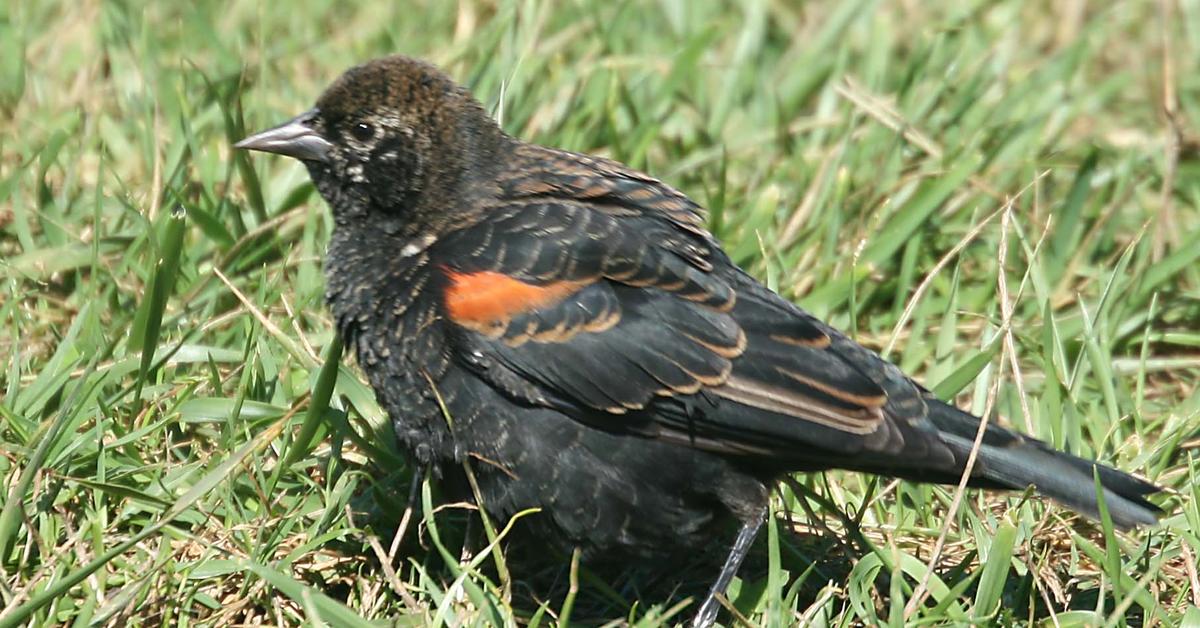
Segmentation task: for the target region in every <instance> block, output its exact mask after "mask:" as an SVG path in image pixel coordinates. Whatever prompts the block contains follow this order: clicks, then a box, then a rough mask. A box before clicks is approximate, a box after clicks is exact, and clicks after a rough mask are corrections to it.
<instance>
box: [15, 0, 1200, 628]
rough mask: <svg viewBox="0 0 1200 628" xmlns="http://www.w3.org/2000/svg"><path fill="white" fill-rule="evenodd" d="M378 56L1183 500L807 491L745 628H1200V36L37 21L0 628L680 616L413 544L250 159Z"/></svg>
mask: <svg viewBox="0 0 1200 628" xmlns="http://www.w3.org/2000/svg"><path fill="white" fill-rule="evenodd" d="M393 52H403V53H407V54H412V55H415V56H420V57H425V58H428V59H430V60H432V61H434V62H436V63H438V64H439V65H441V66H442V67H444V68H445V69H446V70H447V71H448V72H449V73H450V74H451V75H453V76H455V77H456V78H458V79H459V80H461V81H462V82H464V83H466V84H467V85H469V86H470V87H471V88H472V90H473V91H474V93H475V94H476V95H477V96H478V98H479V99H480V100H481V101H482V102H483V103H484V104H485V106H486V107H487V108H488V109H489V110H490V111H492V112H494V115H495V116H496V117H497V118H498V119H499V120H500V121H501V123H502V125H503V126H504V127H505V128H506V129H507V130H508V131H509V132H510V133H512V134H514V135H517V136H520V137H522V138H525V139H528V140H531V141H536V142H539V143H543V144H547V145H551V146H556V147H561V148H565V149H570V150H577V151H584V152H590V153H596V154H602V155H606V156H610V157H613V158H615V159H618V160H621V161H624V162H626V163H629V164H631V165H633V166H635V167H637V168H640V169H643V170H646V171H648V172H650V173H651V174H653V175H655V176H657V177H659V178H662V179H664V180H666V181H667V182H669V183H671V184H672V185H674V186H676V187H678V188H680V189H682V190H683V191H685V192H686V193H688V194H689V195H691V196H692V197H693V198H695V199H697V200H698V201H700V202H701V203H702V204H703V205H705V206H706V207H707V209H708V210H709V226H710V228H711V229H712V231H713V232H714V233H715V234H716V235H717V236H718V237H719V238H720V239H721V240H722V241H723V242H724V243H725V245H726V247H727V250H728V251H729V252H730V254H731V255H732V256H733V257H734V259H735V260H737V261H738V262H739V263H741V264H743V265H744V266H745V267H746V268H748V269H749V270H750V271H751V272H752V273H753V274H755V275H756V276H757V277H759V278H761V279H763V280H764V281H765V282H767V283H768V284H769V285H770V286H771V287H773V288H775V289H776V290H778V291H779V292H780V293H782V294H784V295H785V296H787V297H788V298H791V299H794V300H796V301H797V302H798V303H800V304H802V305H803V306H804V307H806V308H808V309H809V310H811V311H812V312H814V313H815V314H816V315H817V316H819V317H821V318H823V319H825V320H827V321H829V322H831V323H832V324H834V325H836V326H838V327H841V328H842V329H845V330H847V331H848V332H849V333H851V334H852V335H854V336H855V337H856V338H857V339H858V340H859V341H860V342H862V343H864V344H866V345H868V346H871V347H872V348H875V349H877V350H879V351H880V352H882V353H883V354H884V355H886V356H888V357H889V359H891V360H893V361H895V362H897V363H898V364H900V365H901V366H902V367H903V368H904V369H905V370H907V371H908V372H910V373H912V374H913V375H914V376H915V377H916V378H917V379H918V380H919V381H922V382H924V383H925V384H926V385H927V386H929V387H930V388H931V389H932V390H934V391H935V392H936V393H937V394H938V395H940V396H941V397H943V398H946V399H951V398H952V399H955V400H956V401H957V402H958V403H959V404H960V405H961V406H963V407H966V408H970V409H972V410H973V411H975V412H977V413H983V412H989V413H993V414H995V415H996V420H998V421H1001V422H1004V423H1007V424H1009V425H1012V426H1014V427H1015V428H1017V429H1019V430H1021V431H1025V432H1028V433H1032V434H1034V435H1036V436H1038V437H1040V438H1043V439H1045V440H1047V441H1050V442H1051V443H1053V445H1054V446H1055V447H1057V448H1060V449H1065V450H1068V451H1072V452H1075V453H1078V454H1080V455H1086V456H1092V457H1097V458H1099V459H1101V460H1103V461H1105V462H1107V463H1109V464H1112V465H1115V466H1117V467H1119V468H1121V469H1123V470H1126V471H1129V472H1134V473H1137V474H1139V475H1141V476H1143V477H1146V478H1149V479H1151V480H1153V481H1155V482H1157V483H1159V484H1160V485H1162V486H1164V487H1167V488H1168V489H1170V491H1169V494H1168V495H1166V496H1164V498H1163V499H1162V500H1161V503H1162V504H1163V505H1164V506H1165V507H1166V508H1167V510H1168V515H1167V516H1166V517H1165V518H1164V519H1163V521H1162V523H1161V524H1160V525H1158V526H1156V527H1153V528H1151V529H1144V530H1138V531H1134V532H1132V533H1121V532H1114V531H1113V530H1112V529H1111V527H1109V526H1105V525H1102V524H1095V523H1091V522H1088V521H1086V520H1083V519H1081V518H1080V517H1078V516H1076V515H1074V514H1073V513H1071V512H1069V511H1066V510H1063V509H1060V508H1057V507H1055V506H1053V505H1051V504H1048V503H1047V502H1044V501H1042V500H1040V499H1037V498H1035V497H1033V496H1031V495H1029V494H1008V495H1001V494H995V493H982V492H976V491H969V492H967V493H965V494H963V495H961V499H959V497H960V496H959V495H958V494H956V491H955V488H954V487H927V486H917V485H911V484H899V483H895V482H891V481H890V480H887V479H873V478H870V477H866V476H861V475H857V474H852V473H826V474H816V475H810V476H799V477H798V478H797V479H798V485H797V487H796V489H797V490H796V491H793V490H792V489H791V488H787V489H783V490H781V491H780V492H779V495H778V497H777V499H776V500H775V502H776V503H775V508H774V514H775V516H774V517H773V518H772V519H771V522H770V525H769V526H768V529H767V533H766V534H764V535H763V538H761V539H760V543H759V544H758V546H757V548H756V551H755V556H754V557H752V559H751V561H750V564H749V565H748V567H747V569H746V570H744V571H743V573H742V575H743V576H744V577H745V578H744V580H739V581H737V582H735V585H734V587H733V589H732V590H731V592H730V593H731V596H730V597H731V598H732V599H733V602H732V603H733V605H734V606H735V607H736V609H737V614H738V616H740V618H741V619H744V620H745V621H746V622H748V623H750V624H752V625H760V624H761V625H788V624H793V623H796V622H801V621H803V622H807V623H810V624H812V625H823V626H834V625H836V626H848V625H881V624H887V625H891V626H900V625H906V624H907V625H919V624H964V623H981V624H986V623H998V624H1002V625H1003V624H1024V623H1027V622H1030V621H1037V622H1041V623H1042V624H1043V625H1061V626H1082V625H1088V626H1093V625H1094V626H1113V625H1117V626H1119V625H1164V626H1174V625H1180V624H1181V623H1182V622H1185V621H1189V622H1192V624H1191V625H1198V624H1200V576H1198V573H1197V572H1198V568H1197V565H1196V563H1197V556H1200V537H1198V536H1197V534H1196V532H1195V531H1196V530H1200V506H1198V502H1197V499H1196V497H1197V494H1200V484H1197V483H1196V482H1195V480H1194V478H1195V476H1196V475H1197V473H1200V462H1197V461H1196V460H1195V458H1196V455H1195V450H1196V448H1197V446H1198V445H1200V392H1198V391H1197V381H1198V377H1197V376H1198V374H1200V263H1198V261H1200V140H1198V137H1200V136H1198V135H1197V132H1200V124H1198V123H1197V120H1200V118H1198V114H1200V2H1196V1H1195V0H1178V1H1177V2H1176V1H1173V0H1161V1H1158V0H1138V1H1134V0H1130V1H1126V2H1100V1H1094V2H1088V1H1087V0H1062V1H1061V2H1053V3H1041V2H1037V3H1031V2H1021V1H1018V0H967V1H964V2H958V1H954V0H940V1H936V2H932V1H931V2H921V1H916V0H881V1H864V0H845V1H832V0H828V1H826V0H822V1H812V2H799V1H796V2H791V1H787V0H742V1H737V2H734V1H730V2H689V1H688V0H659V1H657V2H588V1H584V0H573V1H563V2H554V3H552V2H537V1H534V0H528V1H504V0H490V1H489V0H460V1H457V2H453V1H448V0H427V1H425V2H403V1H402V2H396V3H392V4H384V3H377V4H376V6H361V7H357V8H354V7H350V6H343V4H342V3H336V2H330V1H328V0H296V1H294V2H279V3H261V4H260V3H256V2H246V1H228V2H218V1H216V0H198V1H197V2H192V3H183V2H180V3H148V4H147V6H144V7H143V6H142V3H138V2H127V1H109V2H100V1H94V0H93V1H87V0H84V1H83V2H78V3H66V2H41V1H31V0H18V1H16V2H12V3H5V4H3V6H0V282H2V283H0V478H2V481H3V483H2V485H0V500H2V501H0V504H2V505H0V599H2V600H3V608H4V609H5V610H4V611H3V613H2V614H0V626H9V625H16V624H24V623H28V624H30V625H38V626H41V625H60V624H71V625H75V626H86V625H92V624H100V625H124V624H130V625H193V624H194V625H228V624H278V625H294V624H308V623H313V624H321V623H325V624H329V625H336V626H353V625H360V624H364V625H379V624H399V625H443V624H445V625H463V624H468V625H489V624H495V623H505V624H512V623H514V622H515V623H519V624H524V623H529V624H531V625H533V624H540V625H556V624H564V623H567V618H566V616H567V615H571V616H572V617H574V618H575V619H577V620H580V621H586V622H593V623H594V622H598V621H604V620H609V621H615V622H617V623H620V622H628V623H629V624H632V625H639V626H658V625H664V624H666V625H670V624H674V623H678V622H680V621H685V620H686V619H687V618H688V617H689V616H690V613H691V612H692V610H693V609H694V603H690V602H689V598H688V596H687V595H683V594H676V595H666V594H660V593H657V592H654V591H653V587H646V588H643V587H640V586H639V585H637V584H636V582H637V578H636V574H634V575H630V576H629V577H625V576H621V577H618V578H616V579H606V578H604V577H601V576H599V575H597V574H596V573H594V572H593V571H591V570H590V569H589V567H588V565H587V564H586V563H585V564H584V565H582V566H581V567H578V568H572V567H571V566H570V557H569V556H567V557H562V558H561V559H553V560H551V561H550V562H551V563H554V562H555V561H557V564H558V566H557V567H555V566H553V565H551V566H549V567H545V568H544V569H545V570H547V571H548V572H549V573H550V574H551V578H550V579H551V580H556V581H557V584H555V585H554V586H551V587H549V589H548V592H545V593H539V592H537V590H536V589H537V587H531V586H529V585H528V584H527V583H528V581H530V580H536V579H537V576H539V574H533V573H530V572H528V571H523V570H522V569H521V568H520V567H521V564H520V561H508V560H505V555H504V553H503V552H502V551H491V549H492V546H493V544H492V543H489V539H494V538H496V537H497V535H498V536H499V537H504V536H505V531H506V530H507V526H508V524H509V523H510V522H505V521H497V522H490V523H491V526H490V529H487V530H486V534H485V532H482V531H481V530H482V529H483V528H484V527H485V526H481V525H479V523H478V519H477V518H476V517H475V516H474V515H472V513H471V511H470V510H469V508H467V507H465V506H464V505H462V504H444V503H439V500H438V498H437V495H438V491H437V486H436V485H434V486H430V485H429V484H425V485H422V486H419V487H418V489H419V490H418V491H416V493H415V496H416V499H415V500H410V490H409V485H410V479H411V477H412V474H413V469H412V468H411V466H410V465H409V464H408V462H407V460H406V457H405V455H404V454H403V453H402V452H399V451H397V449H396V447H395V445H394V444H393V442H392V438H391V435H390V426H389V425H388V422H387V419H386V417H384V416H383V414H382V413H381V411H380V409H379V407H378V406H377V405H376V403H375V401H374V399H373V396H372V394H371V391H370V389H369V387H367V386H366V384H365V383H364V381H363V378H362V376H361V374H360V372H359V371H358V369H357V367H356V366H355V365H354V364H353V361H352V360H351V359H350V357H349V356H343V357H341V358H340V359H338V356H339V355H340V353H341V349H340V346H339V345H338V343H337V342H336V340H335V339H334V337H333V334H332V324H331V321H330V318H329V315H328V314H327V312H326V311H325V309H324V306H323V299H322V293H323V277H322V272H321V260H322V254H323V251H324V246H325V242H326V241H327V239H328V237H329V233H330V229H331V228H332V221H331V218H330V216H329V213H328V211H327V208H326V206H325V204H324V202H323V201H322V200H321V199H320V198H319V197H318V195H317V194H316V193H315V192H314V190H313V188H312V186H311V185H310V184H309V182H308V178H307V175H306V173H305V172H304V171H303V168H302V167H301V166H300V165H298V164H297V163H295V162H293V161H291V160H286V159H281V158H271V157H266V156H260V155H250V154H246V153H240V152H235V151H233V150H232V149H231V147H230V145H231V144H232V143H233V142H234V141H236V140H238V139H240V138H241V137H243V136H244V135H245V134H246V133H247V132H249V131H254V130H258V129H261V128H264V127H266V126H268V125H272V124H275V123H277V122H280V121H282V120H284V119H286V118H288V117H290V116H292V115H294V114H296V113H299V112H300V111H302V110H304V109H306V108H308V107H309V106H311V104H312V102H313V101H314V100H315V99H316V97H317V96H318V95H319V94H320V92H321V90H322V88H323V87H324V86H325V85H326V84H327V83H328V82H330V81H332V80H333V79H334V78H335V77H336V76H337V75H338V74H339V73H340V72H341V71H342V70H343V69H345V68H347V67H349V66H350V65H353V64H354V63H357V62H360V61H363V60H366V59H369V58H371V57H374V56H379V55H383V54H389V53H393ZM330 358H332V359H330ZM529 516H537V515H536V514H532V515H529ZM518 525H519V523H518ZM464 539H465V540H464ZM731 540H732V538H729V539H714V540H713V543H714V547H715V548H717V549H718V550H722V549H723V547H724V545H725V544H726V543H728V542H730V541H731ZM505 541H506V538H499V540H498V542H496V543H495V544H494V545H495V547H496V548H497V549H499V548H504V547H506V546H507V544H506V542H505ZM540 575H541V576H545V575H546V574H544V573H543V574H540ZM684 575H686V578H687V579H690V580H695V581H700V582H704V581H707V580H709V579H711V578H712V577H715V571H712V572H703V573H689V574H684ZM543 579H545V578H543ZM567 583H572V584H576V583H577V584H578V586H577V587H575V586H567ZM722 617H723V621H725V622H730V621H734V620H731V619H730V614H729V613H726V614H724V615H723V616H722Z"/></svg>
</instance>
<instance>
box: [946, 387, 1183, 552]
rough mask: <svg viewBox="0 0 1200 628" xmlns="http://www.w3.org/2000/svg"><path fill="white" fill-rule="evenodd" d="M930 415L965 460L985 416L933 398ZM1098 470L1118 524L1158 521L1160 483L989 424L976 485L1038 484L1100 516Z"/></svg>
mask: <svg viewBox="0 0 1200 628" xmlns="http://www.w3.org/2000/svg"><path fill="white" fill-rule="evenodd" d="M928 403H929V419H930V420H931V421H932V422H933V423H934V424H935V425H936V426H937V428H938V430H939V432H941V436H942V440H943V442H945V443H946V444H947V445H948V446H950V448H951V449H952V450H953V451H954V453H955V457H956V458H958V459H959V460H962V461H963V462H964V464H965V461H966V459H967V457H968V455H969V454H970V451H971V448H972V445H973V444H974V441H975V435H976V431H977V430H978V428H979V419H978V418H977V417H975V416H972V415H971V414H968V413H966V412H963V411H962V410H959V409H958V408H955V407H954V406H951V405H948V404H945V403H942V402H940V401H935V400H929V401H928ZM1093 474H1095V475H1096V476H1098V477H1099V479H1100V485H1101V487H1102V492H1103V495H1104V503H1105V505H1106V506H1107V508H1108V512H1109V514H1110V515H1111V516H1112V520H1113V524H1114V525H1116V526H1118V527H1120V528H1126V529H1127V528H1132V527H1134V526H1137V525H1142V524H1152V523H1154V522H1156V521H1157V520H1158V517H1159V516H1161V515H1162V514H1163V511H1162V509H1161V508H1159V507H1158V506H1156V505H1154V504H1152V503H1150V502H1149V501H1148V500H1147V499H1146V497H1147V496H1149V495H1152V494H1154V493H1158V492H1160V490H1161V489H1159V487H1157V486H1155V485H1153V484H1151V483H1149V482H1146V481H1145V480H1141V479H1138V478H1135V477H1133V476H1132V475H1129V474H1127V473H1123V472H1121V471H1118V470H1116V469H1113V468H1111V467H1106V466H1104V465H1101V464H1097V463H1095V462H1092V461H1090V460H1084V459H1083V458H1079V457H1078V456H1073V455H1071V454H1067V453H1063V452H1060V451H1055V450H1053V449H1051V448H1050V447H1049V446H1048V445H1047V444H1046V443H1043V442H1041V441H1039V440H1035V439H1033V438H1029V437H1026V436H1022V435H1020V434H1017V433H1015V432H1012V431H1009V430H1006V429H1004V428H1002V427H999V426H996V425H994V424H993V425H989V426H988V428H987V433H986V434H985V435H984V438H983V443H982V445H981V446H980V449H979V453H978V456H977V458H976V461H975V466H974V468H973V469H972V472H971V476H972V477H971V480H970V484H971V485H974V486H981V487H992V488H1009V489H1016V490H1021V489H1024V488H1026V487H1028V486H1033V487H1034V488H1036V489H1037V490H1038V492H1039V493H1041V494H1043V495H1045V496H1047V497H1049V498H1051V499H1053V500H1055V501H1058V502H1060V503H1062V504H1063V505H1065V506H1068V507H1070V508H1071V509H1073V510H1075V511H1077V512H1080V513H1082V514H1085V515H1088V516H1090V517H1092V518H1094V519H1098V518H1099V516H1100V507H1099V503H1098V500H1097V491H1096V484H1095V480H1094V479H1093Z"/></svg>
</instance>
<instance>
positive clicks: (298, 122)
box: [233, 109, 333, 161]
mask: <svg viewBox="0 0 1200 628" xmlns="http://www.w3.org/2000/svg"><path fill="white" fill-rule="evenodd" d="M316 115H317V110H316V109H310V110H308V111H305V112H304V113H302V114H300V115H298V116H296V117H295V118H292V119H291V120H288V121H287V122H284V123H283V124H281V125H279V126H277V127H275V128H273V129H267V130H266V131H262V132H261V133H255V134H254V135H251V136H250V137H247V138H246V139H244V140H242V141H240V142H238V143H237V144H234V145H233V146H234V148H245V149H247V150H260V151H263V152H264V153H277V154H279V155H287V156H288V157H295V158H296V159H299V160H301V161H326V160H327V159H328V158H329V150H330V149H331V148H333V144H330V143H329V140H327V139H325V138H324V137H321V134H320V133H317V131H316V130H315V129H313V128H312V127H311V126H309V124H308V123H309V121H311V120H312V119H313V118H314V117H316Z"/></svg>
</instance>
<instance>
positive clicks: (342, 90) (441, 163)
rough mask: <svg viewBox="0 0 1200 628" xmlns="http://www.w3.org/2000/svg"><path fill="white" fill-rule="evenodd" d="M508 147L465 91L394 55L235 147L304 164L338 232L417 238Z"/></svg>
mask: <svg viewBox="0 0 1200 628" xmlns="http://www.w3.org/2000/svg"><path fill="white" fill-rule="evenodd" d="M504 139H505V137H504V135H503V133H501V132H500V130H499V128H498V127H497V126H496V125H495V123H494V122H493V121H492V120H491V118H490V117H489V116H488V115H487V113H486V112H485V111H484V110H483V108H482V107H481V106H480V105H479V103H478V102H477V101H475V99H474V98H472V96H471V95H470V93H468V92H467V91H466V90H465V89H463V88H462V87H460V86H459V85H457V84H456V83H455V82H454V81H452V80H451V79H450V78H449V77H447V76H446V75H445V74H443V73H441V72H440V71H439V70H438V69H437V68H435V67H434V66H432V65H430V64H428V63H425V62H423V61H419V60H416V59H411V58H408V57H404V56H399V55H397V56H392V57H385V58H382V59H376V60H374V61H370V62H367V63H364V64H363V65H359V66H356V67H354V68H351V69H350V70H347V71H346V73H345V74H343V75H342V76H341V77H339V78H338V79H337V80H336V81H335V82H334V83H333V84H332V85H330V86H329V88H328V89H326V90H325V93H324V94H322V95H321V97H320V99H318V100H317V104H316V106H315V107H314V108H313V109H311V110H309V111H306V112H305V113H302V114H300V115H299V116H297V117H296V118H294V119H292V120H290V121H288V122H286V123H284V124H283V125H280V126H278V127H275V128H273V129H270V130H267V131H263V132H262V133H258V134H256V135H253V136H251V137H248V138H246V139H244V140H242V141H241V142H238V144H237V146H238V147H239V148H247V149H251V150H262V151H266V152H273V153H279V154H283V155H288V156H290V157H295V158H297V159H300V160H302V161H303V162H304V164H305V165H306V166H307V167H308V171H309V175H310V176H311V177H312V179H313V182H314V183H315V184H316V186H317V189H318V190H319V191H320V192H321V195H322V196H324V197H325V199H326V201H328V202H329V204H330V206H331V207H332V208H333V211H334V217H335V219H336V221H337V223H338V225H340V226H353V225H357V226H363V227H367V228H371V229H378V230H383V231H385V232H387V233H393V234H402V235H406V236H412V235H415V234H416V233H418V232H422V231H426V230H428V229H429V228H431V226H433V227H436V224H441V223H443V222H445V219H446V216H444V214H446V213H447V212H453V211H455V208H456V207H460V206H462V205H463V203H462V202H461V201H462V196H461V195H463V194H468V193H470V191H471V190H472V189H473V188H474V187H476V186H477V185H478V183H479V182H481V181H483V180H485V179H486V178H487V176H486V175H487V172H488V171H489V170H490V166H489V164H494V163H495V161H496V160H495V154H496V152H497V151H498V150H499V146H500V145H501V143H502V142H503V141H504Z"/></svg>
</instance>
